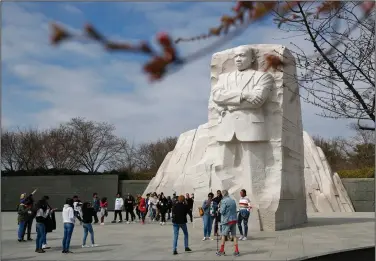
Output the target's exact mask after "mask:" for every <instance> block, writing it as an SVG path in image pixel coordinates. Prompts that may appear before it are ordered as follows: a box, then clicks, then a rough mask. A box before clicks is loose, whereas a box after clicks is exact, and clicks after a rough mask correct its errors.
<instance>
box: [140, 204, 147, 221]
mask: <svg viewBox="0 0 376 261" xmlns="http://www.w3.org/2000/svg"><path fill="white" fill-rule="evenodd" d="M138 210H139V211H140V214H141V224H145V216H146V210H147V208H146V200H145V199H144V198H141V199H140V201H139V203H138Z"/></svg>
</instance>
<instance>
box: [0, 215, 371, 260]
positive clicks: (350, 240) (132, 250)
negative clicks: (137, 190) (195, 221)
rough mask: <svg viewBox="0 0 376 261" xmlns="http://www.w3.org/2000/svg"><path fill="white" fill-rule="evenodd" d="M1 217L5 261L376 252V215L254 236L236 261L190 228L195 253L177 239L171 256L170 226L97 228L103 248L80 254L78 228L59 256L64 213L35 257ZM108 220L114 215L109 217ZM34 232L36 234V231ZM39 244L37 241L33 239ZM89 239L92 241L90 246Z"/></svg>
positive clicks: (11, 218) (320, 218)
mask: <svg viewBox="0 0 376 261" xmlns="http://www.w3.org/2000/svg"><path fill="white" fill-rule="evenodd" d="M1 215H2V232H1V237H2V247H1V253H2V260H9V261H11V260H14V261H15V260H30V261H31V260H235V259H236V260H298V259H301V258H303V257H312V256H317V255H323V254H327V253H329V252H338V251H343V250H346V249H355V248H362V247H369V246H375V234H374V231H375V222H374V219H375V214H374V213H328V214H319V213H315V214H310V215H309V222H308V223H307V224H305V225H304V226H301V227H299V228H295V229H290V230H284V231H277V232H257V233H255V232H252V234H251V238H250V240H248V241H241V242H240V243H239V250H240V253H241V256H239V257H236V258H234V257H233V256H231V255H230V254H231V253H232V252H233V248H232V245H231V243H232V242H228V245H227V246H226V251H227V252H228V254H229V255H227V256H224V257H217V256H216V255H215V252H216V244H217V242H216V240H213V241H201V239H202V237H203V232H202V231H201V230H199V229H197V228H196V229H195V228H193V225H192V224H188V229H189V241H190V247H191V248H192V250H193V252H192V253H184V251H183V250H184V248H183V234H182V233H180V235H179V243H178V251H179V250H180V252H179V255H177V256H173V255H172V250H171V248H172V234H173V233H172V227H171V224H170V223H168V224H166V225H165V226H160V225H159V224H158V223H150V222H148V223H147V224H145V225H141V224H138V223H137V224H125V223H122V224H110V223H108V224H107V223H106V224H105V225H104V226H99V225H95V226H94V231H95V239H96V243H97V244H99V245H100V246H99V247H96V248H85V249H83V248H81V245H82V236H83V229H82V227H81V226H79V225H76V227H75V230H74V232H73V237H72V241H71V246H72V249H71V250H72V251H73V252H74V253H73V254H68V255H65V254H62V253H61V241H62V238H63V230H62V223H61V213H57V215H56V216H57V227H58V228H57V230H56V231H54V232H53V233H49V234H48V235H47V241H48V244H49V245H50V246H51V247H52V248H51V249H49V250H47V252H46V253H43V254H36V253H35V252H34V250H35V242H34V241H33V242H25V243H18V242H17V240H16V238H17V237H16V235H17V233H16V231H17V222H16V213H9V212H6V213H1ZM109 216H110V217H112V216H113V213H110V215H109ZM33 231H35V228H33ZM33 237H34V238H35V237H36V235H35V234H34V235H33ZM89 240H90V239H89V237H88V241H87V242H90V241H89Z"/></svg>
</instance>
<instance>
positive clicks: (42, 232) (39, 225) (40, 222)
mask: <svg viewBox="0 0 376 261" xmlns="http://www.w3.org/2000/svg"><path fill="white" fill-rule="evenodd" d="M36 209H37V212H36V215H35V221H36V229H37V238H36V240H35V244H36V249H35V252H36V253H44V252H46V251H44V250H43V242H44V241H45V240H46V238H45V237H46V225H45V223H46V219H47V216H48V215H49V214H50V209H49V208H48V206H47V202H46V200H44V199H42V200H39V201H38V203H37V205H36Z"/></svg>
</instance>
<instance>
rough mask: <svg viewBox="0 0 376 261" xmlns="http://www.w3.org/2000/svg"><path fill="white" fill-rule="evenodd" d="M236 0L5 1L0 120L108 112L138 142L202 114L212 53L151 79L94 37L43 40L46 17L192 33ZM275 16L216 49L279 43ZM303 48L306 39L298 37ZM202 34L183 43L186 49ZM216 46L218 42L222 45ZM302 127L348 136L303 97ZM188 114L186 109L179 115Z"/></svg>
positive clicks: (126, 30) (135, 58)
mask: <svg viewBox="0 0 376 261" xmlns="http://www.w3.org/2000/svg"><path fill="white" fill-rule="evenodd" d="M232 5H233V4H232V3H225V2H222V3H209V2H184V3H169V2H166V3H164V2H159V3H158V2H156V3H151V2H141V3H129V2H124V3H121V2H114V3H110V2H100V3H96V2H93V3H89V2H81V3H73V2H30V3H18V2H5V3H4V2H3V3H2V39H1V40H2V47H1V48H2V76H3V77H2V125H3V127H7V128H13V127H16V126H21V127H28V126H33V127H39V128H50V127H54V126H57V125H58V124H59V123H62V122H64V121H68V120H69V119H71V118H72V117H77V116H80V117H86V118H87V119H90V120H97V121H107V122H110V123H113V124H114V125H115V126H116V128H117V134H118V135H120V136H123V137H127V138H128V139H130V140H133V141H136V142H139V141H147V140H155V139H157V138H162V137H165V136H170V135H171V136H177V135H179V134H180V133H182V132H185V131H187V130H190V129H193V128H196V127H197V126H198V125H200V124H203V123H205V122H206V121H207V102H208V97H209V90H210V71H209V69H210V58H211V54H208V55H207V56H205V57H203V58H202V59H201V60H199V61H196V62H194V63H192V64H190V65H188V66H187V67H186V68H184V69H183V70H181V71H179V72H178V73H175V74H173V75H171V76H169V77H168V78H166V79H165V80H163V81H162V82H160V83H158V84H154V85H150V84H149V83H148V80H147V77H146V76H145V75H144V74H143V73H142V62H143V61H145V59H146V57H145V56H140V55H135V54H115V55H114V54H108V53H106V52H104V51H103V50H102V49H101V48H100V46H97V45H95V44H85V45H84V44H80V43H75V42H71V43H64V44H62V45H61V46H59V47H52V46H50V45H49V43H48V39H49V38H48V37H49V35H48V32H49V27H48V25H49V22H51V21H57V22H60V23H62V24H64V25H66V26H68V27H69V28H71V29H72V30H75V31H78V30H80V29H81V28H82V27H83V26H84V24H85V23H86V22H91V23H92V24H93V25H94V26H95V27H96V28H98V29H99V30H100V31H101V32H103V33H105V34H106V35H107V36H109V37H110V38H112V39H124V40H130V41H132V42H138V41H140V40H147V41H150V42H153V41H154V36H155V34H156V33H158V32H160V31H167V32H170V33H171V35H172V36H174V37H179V36H192V35H196V34H201V33H203V32H206V31H207V29H208V28H210V27H213V26H216V25H217V24H218V20H219V18H220V16H221V15H222V14H224V13H229V12H231V11H230V9H231V7H232ZM284 36H286V34H285V33H284V32H282V31H279V30H278V29H277V27H276V25H274V24H273V23H272V20H271V19H265V20H264V21H262V22H260V23H258V24H257V25H254V26H253V27H251V28H250V29H248V31H247V32H246V33H245V34H244V35H242V36H241V37H239V38H236V39H235V40H233V41H232V42H230V43H228V44H227V45H226V46H223V47H222V48H221V50H222V49H227V48H231V47H235V46H237V45H242V44H263V43H275V44H283V45H286V46H287V47H289V48H293V46H290V43H289V42H290V41H291V39H288V40H286V39H281V38H283V37H284ZM294 42H295V43H297V44H299V46H301V47H302V48H303V49H306V50H307V51H310V50H312V47H311V46H310V45H309V44H308V43H307V42H305V41H304V40H303V38H302V37H296V38H295V39H294ZM207 43H208V42H195V43H188V44H182V45H181V46H179V52H180V53H182V54H187V53H190V52H192V51H194V50H197V48H199V47H200V46H202V45H203V44H207ZM218 51H220V50H218ZM302 109H303V124H304V129H305V130H307V131H308V132H309V133H310V134H311V135H321V136H324V137H334V136H339V135H344V136H347V135H350V134H351V131H350V130H348V129H347V128H346V126H347V125H348V124H349V121H335V120H332V119H323V118H320V117H319V116H316V115H315V113H318V112H320V111H319V110H318V109H317V108H314V107H312V106H310V105H307V104H303V105H302ZM182 116H184V117H182Z"/></svg>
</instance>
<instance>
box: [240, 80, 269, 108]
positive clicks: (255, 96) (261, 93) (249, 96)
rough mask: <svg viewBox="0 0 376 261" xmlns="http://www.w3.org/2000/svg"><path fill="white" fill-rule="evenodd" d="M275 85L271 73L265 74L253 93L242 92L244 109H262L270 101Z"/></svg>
mask: <svg viewBox="0 0 376 261" xmlns="http://www.w3.org/2000/svg"><path fill="white" fill-rule="evenodd" d="M274 84H275V82H274V78H273V76H272V75H271V74H270V73H265V74H264V75H262V76H261V78H260V79H259V80H258V82H257V83H256V85H255V86H254V87H253V89H252V90H251V91H249V92H245V91H243V92H242V95H241V97H242V100H243V101H244V103H242V105H243V106H242V107H247V108H250V109H256V108H260V107H261V106H262V105H263V104H264V103H265V101H266V100H267V99H268V97H269V94H270V91H271V89H272V88H273V86H274Z"/></svg>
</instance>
